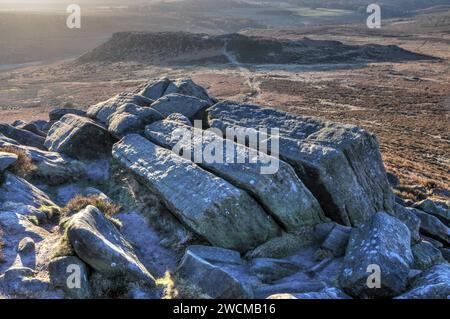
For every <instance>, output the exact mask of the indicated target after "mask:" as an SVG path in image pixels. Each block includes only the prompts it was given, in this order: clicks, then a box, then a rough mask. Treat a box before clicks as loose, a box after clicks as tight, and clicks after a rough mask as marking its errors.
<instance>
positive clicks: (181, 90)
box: [164, 78, 217, 105]
mask: <svg viewBox="0 0 450 319" xmlns="http://www.w3.org/2000/svg"><path fill="white" fill-rule="evenodd" d="M171 93H177V94H181V95H188V96H193V97H196V98H199V99H201V100H204V101H206V102H208V103H209V104H210V105H213V104H214V103H216V102H217V101H216V99H214V98H212V97H210V96H209V95H208V92H206V90H205V89H204V88H203V87H201V86H200V85H198V84H196V83H195V82H194V81H192V79H189V78H184V79H177V80H174V81H171V83H169V85H168V86H167V88H166V90H165V91H164V95H167V94H171Z"/></svg>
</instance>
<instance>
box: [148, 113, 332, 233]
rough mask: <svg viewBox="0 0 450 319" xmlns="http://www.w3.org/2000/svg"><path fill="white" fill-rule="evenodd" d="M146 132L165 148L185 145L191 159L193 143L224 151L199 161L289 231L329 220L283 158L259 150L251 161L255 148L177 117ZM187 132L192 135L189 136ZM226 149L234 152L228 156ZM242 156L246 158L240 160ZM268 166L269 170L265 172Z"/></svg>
mask: <svg viewBox="0 0 450 319" xmlns="http://www.w3.org/2000/svg"><path fill="white" fill-rule="evenodd" d="M145 135H146V137H147V138H148V139H150V140H151V141H153V142H154V143H156V144H158V145H161V146H163V147H165V148H168V149H174V147H175V146H177V147H179V148H182V149H184V154H183V157H185V158H187V159H190V160H192V161H194V159H195V158H194V157H195V154H194V153H195V150H194V148H193V147H191V145H199V146H200V147H199V149H201V151H202V154H206V153H212V152H213V153H214V152H217V154H222V156H221V157H220V158H215V159H214V161H212V159H206V158H204V159H202V160H201V161H199V163H198V165H199V166H201V167H202V168H204V169H206V170H208V171H210V172H212V173H214V174H215V175H217V176H220V177H222V178H223V179H225V180H227V181H228V182H230V183H231V184H233V185H235V186H237V187H239V188H242V189H244V190H246V191H248V192H249V193H250V194H252V195H253V196H254V197H255V198H256V199H257V200H258V201H259V202H260V203H261V204H262V206H263V207H264V208H265V209H266V211H267V212H269V213H270V214H271V215H272V216H273V217H274V219H275V220H277V221H279V222H280V223H281V224H282V225H283V227H284V228H285V229H287V230H289V231H295V230H299V229H300V228H301V227H302V226H308V225H315V224H317V223H322V222H324V221H325V220H326V218H325V217H324V215H323V212H322V209H321V207H320V205H319V203H318V202H317V200H316V199H315V198H314V196H313V195H312V194H311V192H310V191H309V190H308V189H307V188H306V187H305V186H304V185H303V183H302V182H301V181H300V180H299V179H298V177H297V176H296V175H295V172H294V170H293V169H292V167H290V166H289V165H288V164H286V163H285V162H283V161H280V160H278V159H276V158H274V157H271V156H269V155H266V154H263V153H259V155H258V158H257V161H256V163H254V162H253V163H251V161H250V158H251V157H253V155H256V152H254V151H253V150H251V149H249V148H247V147H245V146H243V145H240V144H236V143H234V142H232V141H229V140H224V139H223V138H222V137H220V136H218V135H217V134H215V133H214V132H212V131H208V130H206V131H203V130H201V129H198V128H193V127H189V126H186V125H184V124H181V123H178V122H174V121H167V120H165V121H159V122H155V123H153V124H151V125H149V126H147V128H146V131H145ZM186 136H191V137H192V139H186V138H185V137H186ZM214 149H215V150H214ZM227 153H230V154H233V156H232V157H230V158H229V159H228V160H227V158H226V157H227V155H226V154H227ZM252 154H253V155H252ZM239 158H242V159H243V161H242V160H241V161H238V159H239ZM216 160H217V161H216ZM265 170H267V173H264V172H265Z"/></svg>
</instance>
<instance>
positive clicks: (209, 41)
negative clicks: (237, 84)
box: [78, 32, 433, 65]
mask: <svg viewBox="0 0 450 319" xmlns="http://www.w3.org/2000/svg"><path fill="white" fill-rule="evenodd" d="M422 59H433V58H432V57H429V56H425V55H421V54H417V53H414V52H410V51H407V50H404V49H402V48H400V47H398V46H395V45H389V46H383V45H377V44H369V45H360V46H358V45H348V44H344V43H342V42H339V41H326V40H312V39H308V38H304V39H302V40H297V41H293V40H285V39H275V38H264V37H256V36H247V35H243V34H225V35H208V34H197V33H188V32H155V33H150V32H148V33H145V32H120V33H115V34H114V35H113V36H112V37H111V39H110V40H109V41H107V42H106V43H104V44H102V45H101V46H99V47H98V48H96V49H94V50H92V51H91V52H88V53H86V54H84V55H83V56H81V57H80V58H79V59H78V62H80V63H89V62H119V61H139V62H144V63H149V64H155V65H166V64H175V65H176V64H180V65H183V64H194V65H202V64H208V63H209V64H228V63H231V64H300V65H302V64H358V63H369V62H400V61H409V60H422Z"/></svg>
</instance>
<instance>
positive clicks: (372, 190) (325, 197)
mask: <svg viewBox="0 0 450 319" xmlns="http://www.w3.org/2000/svg"><path fill="white" fill-rule="evenodd" d="M208 118H209V124H210V126H211V127H214V128H218V129H219V130H220V131H222V132H223V134H226V133H227V130H230V129H231V130H233V129H234V130H236V129H240V128H248V129H264V128H266V129H272V128H276V129H278V130H279V139H280V141H279V144H280V146H279V154H280V157H281V159H282V160H284V161H286V162H288V163H289V164H291V165H292V166H293V167H294V168H295V170H296V172H297V174H298V175H299V177H300V178H301V180H302V181H303V182H304V183H305V185H306V186H307V187H308V188H309V189H310V190H311V192H312V193H313V194H314V196H315V197H316V198H317V199H319V201H320V203H321V205H322V208H323V209H324V210H325V213H326V214H327V215H328V216H329V217H331V218H333V219H334V220H336V221H337V222H340V223H343V224H345V225H349V226H358V225H361V224H362V223H364V222H365V221H367V220H368V219H370V217H371V216H372V215H373V214H375V213H376V212H378V211H381V210H387V211H392V210H393V205H394V202H393V198H394V197H393V194H392V192H391V189H390V186H389V183H388V180H387V177H386V172H385V169H384V166H383V162H382V159H381V155H380V151H379V146H378V142H377V141H376V139H375V137H374V136H373V135H371V134H369V133H368V132H366V131H364V130H362V129H359V128H357V127H355V126H349V125H338V124H335V123H329V122H323V121H320V120H318V119H316V118H311V117H301V116H295V115H291V114H288V113H285V112H281V111H277V110H274V109H265V108H261V107H259V106H256V105H248V104H239V103H234V102H223V103H218V104H216V105H214V106H213V107H211V108H210V109H208ZM227 135H230V134H227ZM228 138H229V137H228Z"/></svg>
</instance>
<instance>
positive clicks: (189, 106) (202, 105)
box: [151, 93, 211, 120]
mask: <svg viewBox="0 0 450 319" xmlns="http://www.w3.org/2000/svg"><path fill="white" fill-rule="evenodd" d="M209 106H211V104H210V103H208V102H207V101H205V100H202V99H199V98H197V97H194V96H188V95H180V94H176V93H171V94H167V95H164V96H163V97H161V98H159V99H158V100H157V101H155V103H153V104H152V106H151V107H152V109H154V110H156V111H158V112H159V113H161V114H162V115H163V116H164V117H167V116H169V115H170V114H173V113H180V114H183V115H184V116H186V117H187V118H189V119H190V120H202V119H203V118H204V117H205V110H206V109H207V108H208V107H209Z"/></svg>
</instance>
